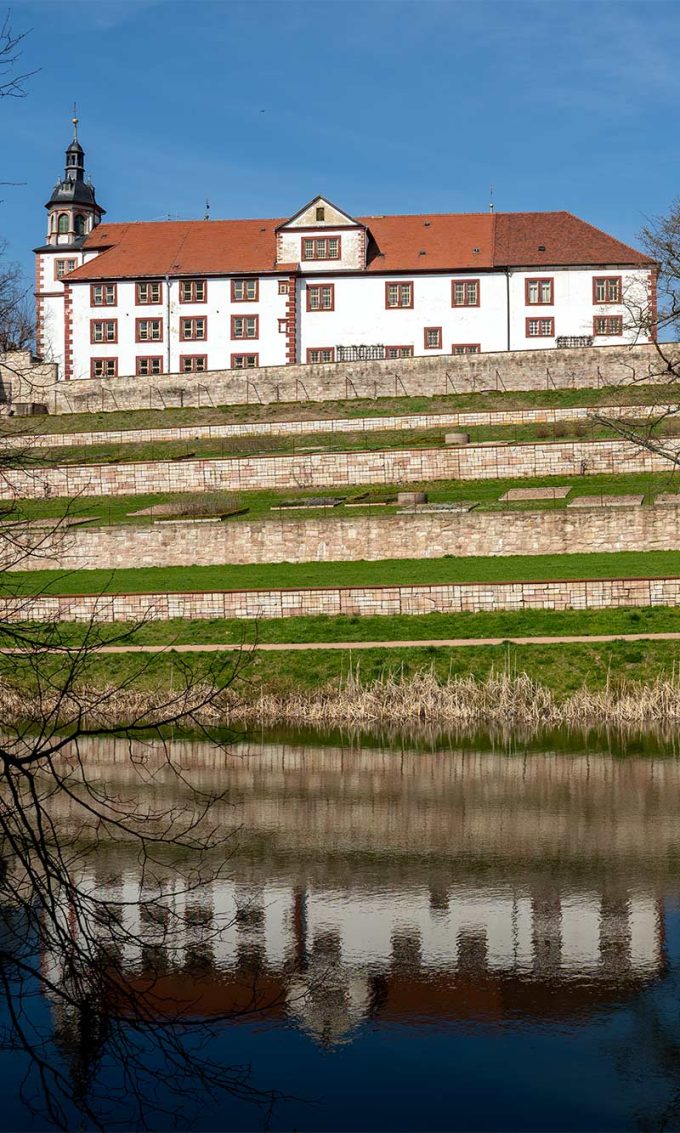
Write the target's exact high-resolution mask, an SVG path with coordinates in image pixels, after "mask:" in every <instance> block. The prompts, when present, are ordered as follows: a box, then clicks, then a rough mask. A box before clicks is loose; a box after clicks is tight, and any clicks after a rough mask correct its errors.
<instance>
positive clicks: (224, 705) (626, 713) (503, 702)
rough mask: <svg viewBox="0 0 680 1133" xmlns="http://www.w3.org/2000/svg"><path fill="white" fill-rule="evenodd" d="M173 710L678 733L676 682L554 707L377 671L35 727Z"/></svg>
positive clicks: (506, 683) (491, 688) (319, 722)
mask: <svg viewBox="0 0 680 1133" xmlns="http://www.w3.org/2000/svg"><path fill="white" fill-rule="evenodd" d="M169 699H172V700H173V709H174V711H173V715H174V717H175V720H176V722H179V721H180V720H182V719H184V720H185V721H186V722H190V721H192V720H193V721H194V722H196V723H199V724H203V725H219V724H225V725H226V724H230V723H258V724H272V725H273V724H294V725H297V726H310V727H326V726H331V727H349V728H367V727H375V726H376V725H378V726H387V727H400V726H413V725H418V724H420V725H422V724H429V725H437V726H447V727H454V728H456V729H466V728H479V727H497V728H504V729H505V728H508V727H515V726H517V727H528V728H532V729H533V728H549V727H559V726H567V727H568V728H571V729H578V728H581V727H583V726H604V727H617V728H650V727H654V726H656V725H659V724H662V723H665V724H675V723H680V675H676V674H675V673H673V674H672V675H671V676H670V677H667V678H657V679H656V680H655V681H652V682H649V683H642V682H638V681H618V680H610V681H608V682H607V684H606V685H605V686H604V687H603V688H601V689H589V688H587V687H586V686H583V687H582V688H580V689H579V690H578V691H577V692H575V693H573V694H572V695H571V696H568V697H566V698H563V699H559V698H558V697H556V696H555V694H554V693H553V692H552V691H551V690H550V689H548V688H546V687H545V686H543V685H540V684H538V683H537V682H536V681H534V680H532V679H531V677H529V676H527V674H526V673H518V674H515V673H509V672H491V673H490V674H489V675H488V676H487V677H486V678H485V679H484V680H478V679H476V678H475V677H473V676H451V677H449V678H448V680H445V681H440V680H439V679H438V678H437V676H436V675H435V673H434V671H432V670H422V671H420V672H418V673H415V674H413V675H410V676H404V675H403V674H401V673H400V672H398V671H397V672H394V671H393V672H389V671H386V672H385V673H384V674H383V675H382V676H381V677H380V678H379V679H378V680H375V681H372V682H370V683H363V682H362V680H361V674H360V672H359V669H358V668H357V669H355V670H354V671H353V672H351V673H350V674H349V675H348V676H347V677H346V678H344V680H343V681H342V682H339V683H338V684H337V685H335V686H330V687H326V688H323V689H317V690H300V691H293V692H287V693H279V694H277V693H274V692H271V691H267V690H262V691H261V692H260V693H259V694H258V695H257V696H255V697H252V696H251V697H249V698H248V699H244V698H243V697H242V696H240V695H239V694H238V690H237V688H234V687H232V688H229V689H226V690H224V691H221V692H214V690H211V689H209V688H207V687H206V686H205V685H203V686H201V685H197V686H193V687H191V688H189V689H187V690H186V691H185V692H184V693H182V694H181V695H180V696H179V697H177V695H176V694H175V696H174V698H170V697H169V694H168V692H167V690H163V689H158V690H154V691H152V692H150V691H147V690H143V689H140V690H134V689H129V688H125V689H119V688H116V687H114V686H110V687H102V688H91V687H88V688H83V689H81V690H79V691H78V693H77V694H76V697H75V698H74V699H69V698H65V697H63V696H62V697H60V698H59V702H58V701H57V697H56V695H55V696H54V697H52V696H51V695H50V694H46V695H45V696H44V698H43V700H42V702H40V703H39V704H36V705H35V706H34V711H33V712H32V713H31V715H32V716H33V717H34V718H35V719H40V718H44V717H45V716H47V715H48V714H50V715H51V718H52V719H54V720H58V721H60V722H67V721H68V719H69V718H72V717H73V716H74V715H78V714H80V715H81V718H83V719H84V721H85V722H86V724H87V726H88V727H102V728H105V727H110V726H113V725H121V724H125V723H130V722H132V721H134V722H135V723H136V724H140V723H143V724H145V725H148V726H149V727H153V726H154V725H155V724H159V723H162V722H163V721H164V720H166V719H167V716H168V711H167V708H168V702H169ZM26 704H27V698H26V693H25V690H24V689H21V688H14V687H12V686H10V685H0V719H2V720H3V722H4V723H7V724H9V723H17V722H19V721H25V720H26V716H27V711H26Z"/></svg>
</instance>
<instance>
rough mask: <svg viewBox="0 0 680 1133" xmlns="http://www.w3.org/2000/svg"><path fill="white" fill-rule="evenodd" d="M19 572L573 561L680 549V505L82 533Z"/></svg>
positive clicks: (62, 537)
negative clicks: (503, 558) (447, 559)
mask: <svg viewBox="0 0 680 1133" xmlns="http://www.w3.org/2000/svg"><path fill="white" fill-rule="evenodd" d="M35 539H36V544H37V549H36V557H35V558H33V559H28V560H24V561H22V562H21V563H20V564H19V565H18V568H17V569H21V570H30V569H33V570H41V569H49V568H62V569H68V570H94V569H98V568H105V569H107V570H109V569H114V568H128V567H149V566H192V565H197V566H214V565H220V564H239V563H241V564H243V563H256V564H257V563H282V562H289V563H302V562H341V561H345V562H348V561H354V562H356V561H360V560H362V559H364V560H372V561H375V560H379V559H402V558H413V559H418V558H422V559H436V558H441V557H443V556H445V555H450V556H452V557H456V558H462V557H465V556H482V557H486V556H489V555H551V554H558V555H568V554H577V553H586V554H587V553H590V552H594V551H600V552H602V551H604V552H614V551H677V550H680V507H672V506H671V507H618V508H607V507H592V508H573V509H569V510H567V509H555V510H545V511H538V510H537V511H521V512H501V511H498V512H475V511H471V512H467V513H463V514H460V513H459V514H448V515H447V514H443V513H429V514H405V515H390V516H353V517H352V518H341V517H335V516H328V517H325V518H314V519H297V520H294V519H285V520H251V521H247V520H244V521H236V522H225V523H222V522H220V521H219V520H217V521H215V522H214V523H196V524H192V523H181V524H172V523H171V524H166V523H158V524H153V525H151V526H148V527H134V526H132V525H128V526H126V525H120V526H112V527H94V528H86V527H83V528H78V527H75V528H72V529H71V530H68V531H66V532H58V533H56V534H50V533H49V532H40V533H36V535H35Z"/></svg>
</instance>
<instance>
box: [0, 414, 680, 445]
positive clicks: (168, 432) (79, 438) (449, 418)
mask: <svg viewBox="0 0 680 1133" xmlns="http://www.w3.org/2000/svg"><path fill="white" fill-rule="evenodd" d="M669 411H670V412H672V413H677V412H679V411H680V405H670V406H669V405H606V406H599V407H595V406H593V407H590V406H578V407H576V406H575V407H573V408H567V409H507V410H505V411H503V412H496V413H463V412H461V413H409V414H404V415H403V416H398V415H393V416H390V417H354V418H352V417H336V418H327V419H325V420H324V419H323V418H322V419H319V420H315V421H252V422H247V423H244V424H242V425H184V426H182V427H181V428H176V429H118V430H106V431H104V430H102V431H101V432H87V433H40V434H36V433H33V432H32V431H31V430H32V428H33V427H34V426H31V425H30V424H28V423H27V425H26V430H25V432H24V433H23V434H21V435H18V436H5V437H3V444H4V445H5V446H7V447H9V448H17V449H26V448H67V447H70V446H72V445H76V446H77V445H102V444H149V443H153V442H155V441H160V442H163V441H189V442H191V441H197V440H219V439H225V440H226V439H227V438H236V439H238V438H239V437H297V436H306V435H309V434H314V433H376V432H382V431H385V430H395V429H400V430H406V429H449V428H462V427H466V428H469V427H471V426H477V425H482V426H485V427H487V428H489V427H491V426H494V425H556V424H558V423H561V422H565V421H568V422H572V421H573V422H583V421H586V422H587V421H589V420H590V419H591V418H592V417H593V415H594V414H597V413H599V414H602V415H603V416H605V417H610V418H612V419H617V420H618V419H619V418H626V417H629V418H632V419H634V420H640V419H642V418H644V419H647V418H652V419H654V418H655V417H660V416H661V415H662V414H667V413H668V412H669Z"/></svg>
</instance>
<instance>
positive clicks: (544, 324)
mask: <svg viewBox="0 0 680 1133" xmlns="http://www.w3.org/2000/svg"><path fill="white" fill-rule="evenodd" d="M526 336H527V338H554V337H555V320H554V319H553V318H552V316H551V317H550V318H543V317H541V318H535V319H534V318H531V319H527V321H526Z"/></svg>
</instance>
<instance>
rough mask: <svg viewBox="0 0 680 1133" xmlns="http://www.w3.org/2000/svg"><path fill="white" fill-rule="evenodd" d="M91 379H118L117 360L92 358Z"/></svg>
mask: <svg viewBox="0 0 680 1133" xmlns="http://www.w3.org/2000/svg"><path fill="white" fill-rule="evenodd" d="M90 377H91V378H117V377H118V359H117V358H90Z"/></svg>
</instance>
